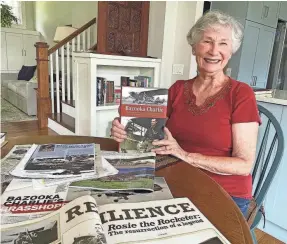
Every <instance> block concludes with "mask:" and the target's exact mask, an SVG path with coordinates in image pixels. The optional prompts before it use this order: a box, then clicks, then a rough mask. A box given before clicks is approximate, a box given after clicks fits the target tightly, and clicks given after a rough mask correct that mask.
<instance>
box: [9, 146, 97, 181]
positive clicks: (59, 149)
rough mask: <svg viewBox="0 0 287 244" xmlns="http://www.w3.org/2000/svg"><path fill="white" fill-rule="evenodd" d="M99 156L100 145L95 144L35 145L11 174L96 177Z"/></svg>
mask: <svg viewBox="0 0 287 244" xmlns="http://www.w3.org/2000/svg"><path fill="white" fill-rule="evenodd" d="M97 156H98V157H99V156H100V145H98V144H94V143H90V144H43V145H33V146H32V147H31V149H30V150H29V151H28V153H26V155H25V156H24V158H23V159H22V160H21V162H20V163H19V164H18V165H17V166H16V167H15V169H14V170H12V171H11V172H10V173H11V174H12V175H13V176H17V177H23V178H64V177H75V176H83V175H95V158H96V157H97Z"/></svg>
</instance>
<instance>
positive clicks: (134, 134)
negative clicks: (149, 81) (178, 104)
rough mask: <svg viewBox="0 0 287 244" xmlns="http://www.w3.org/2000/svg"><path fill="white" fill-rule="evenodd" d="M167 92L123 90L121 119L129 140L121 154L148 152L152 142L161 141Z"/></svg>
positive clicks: (122, 147) (166, 90) (141, 89)
mask: <svg viewBox="0 0 287 244" xmlns="http://www.w3.org/2000/svg"><path fill="white" fill-rule="evenodd" d="M167 100H168V89H160V88H142V87H122V95H121V106H120V119H121V124H122V125H124V126H125V130H126V131H127V136H128V138H127V139H126V140H125V141H124V142H122V143H120V151H121V152H125V153H129V152H141V153H143V152H150V151H151V149H152V148H154V146H153V145H152V142H153V141H154V140H161V139H163V138H164V131H163V129H164V126H165V123H166V111H167Z"/></svg>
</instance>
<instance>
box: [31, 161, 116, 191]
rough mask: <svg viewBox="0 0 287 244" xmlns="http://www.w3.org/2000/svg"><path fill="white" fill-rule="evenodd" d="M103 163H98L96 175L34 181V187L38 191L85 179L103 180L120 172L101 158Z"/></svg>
mask: <svg viewBox="0 0 287 244" xmlns="http://www.w3.org/2000/svg"><path fill="white" fill-rule="evenodd" d="M100 161H101V162H97V163H96V172H97V174H95V175H83V176H78V177H71V178H64V179H56V180H55V179H32V182H33V187H34V188H36V189H41V188H43V187H47V186H54V185H58V184H71V183H72V182H74V181H80V180H83V179H95V178H101V177H105V176H109V175H115V174H117V173H118V172H119V171H118V170H117V169H116V168H115V167H113V166H112V165H111V164H110V163H109V162H108V161H107V160H106V159H105V158H104V157H101V160H100Z"/></svg>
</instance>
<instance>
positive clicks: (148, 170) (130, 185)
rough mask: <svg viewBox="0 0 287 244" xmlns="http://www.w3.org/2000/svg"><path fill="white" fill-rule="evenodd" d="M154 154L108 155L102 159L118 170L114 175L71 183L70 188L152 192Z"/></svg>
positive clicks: (104, 155) (106, 153) (107, 153)
mask: <svg viewBox="0 0 287 244" xmlns="http://www.w3.org/2000/svg"><path fill="white" fill-rule="evenodd" d="M155 156H156V155H155V153H141V154H136V153H134V154H132V153H129V154H127V153H117V154H115V153H113V152H112V153H109V152H105V154H103V157H104V158H105V159H106V160H107V161H108V162H109V163H110V164H111V165H112V166H113V167H115V168H116V169H117V170H118V173H117V174H115V175H110V176H106V177H102V178H99V179H89V180H82V181H76V182H73V183H71V185H70V187H76V188H82V189H89V190H98V191H99V190H101V191H131V190H142V191H144V190H145V191H153V190H154V175H155Z"/></svg>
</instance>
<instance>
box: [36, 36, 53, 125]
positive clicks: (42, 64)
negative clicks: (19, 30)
mask: <svg viewBox="0 0 287 244" xmlns="http://www.w3.org/2000/svg"><path fill="white" fill-rule="evenodd" d="M35 47H36V60H37V79H38V89H37V117H38V126H39V128H40V129H42V128H46V127H48V116H49V114H51V99H50V93H49V65H48V62H49V58H48V48H49V46H48V44H47V43H45V42H37V43H36V44H35Z"/></svg>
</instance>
